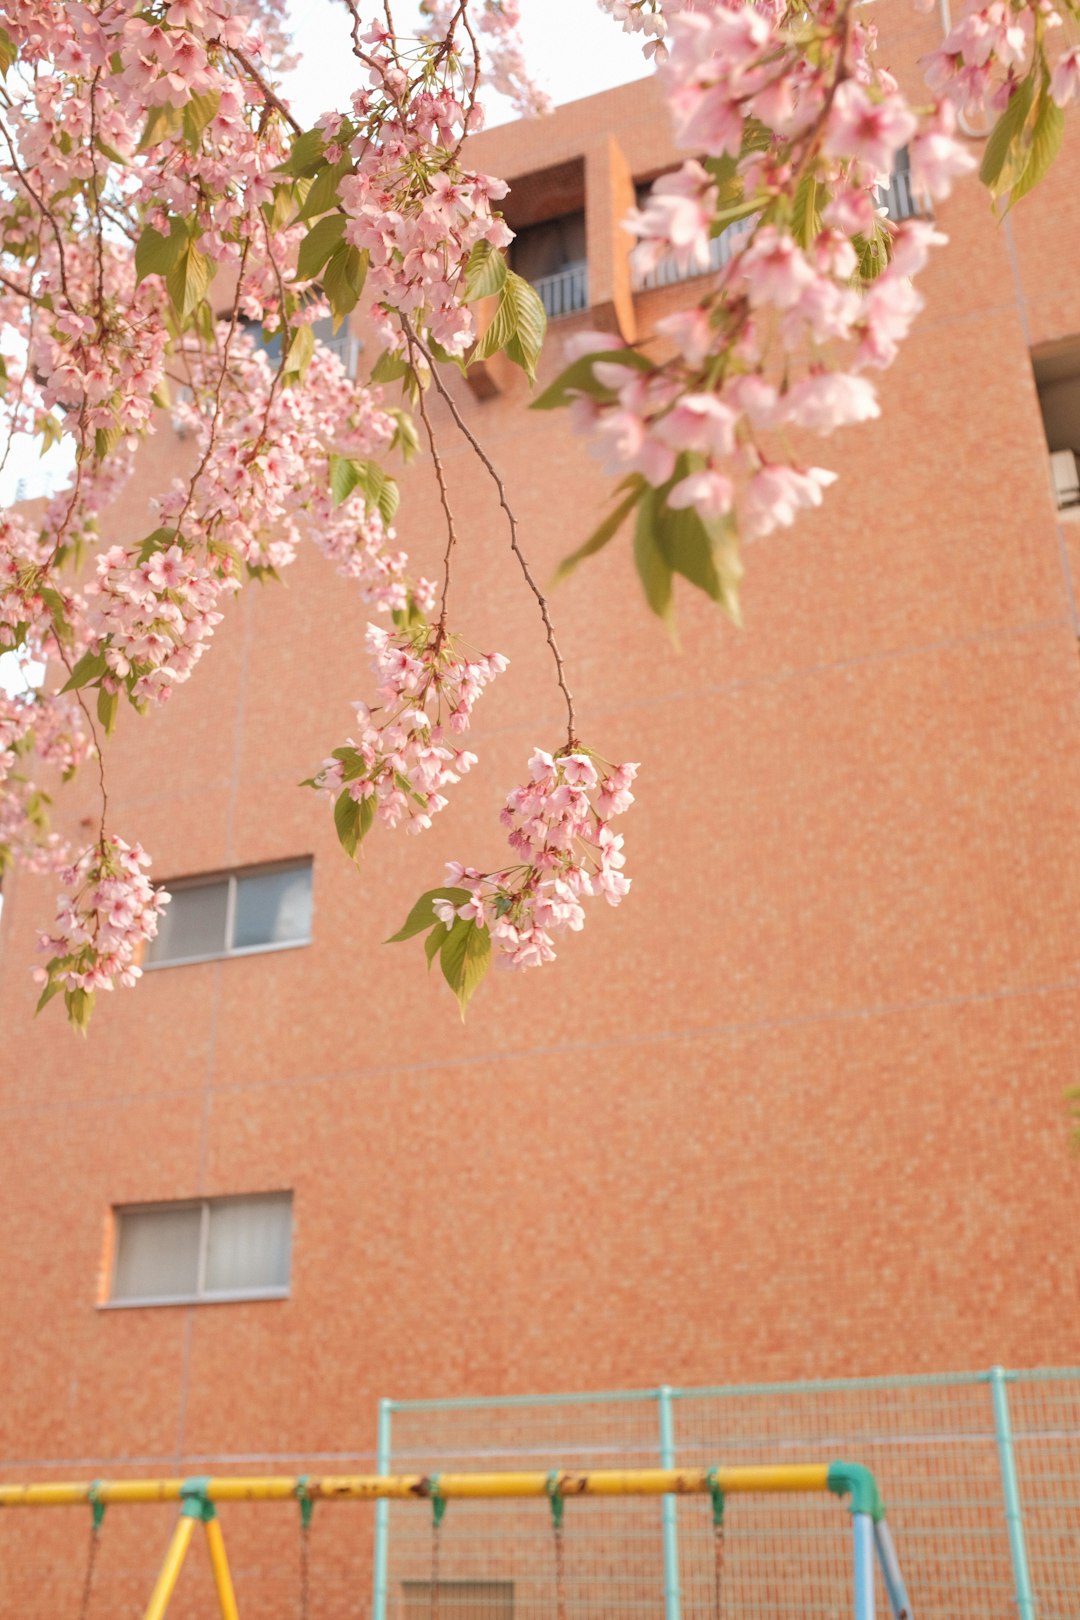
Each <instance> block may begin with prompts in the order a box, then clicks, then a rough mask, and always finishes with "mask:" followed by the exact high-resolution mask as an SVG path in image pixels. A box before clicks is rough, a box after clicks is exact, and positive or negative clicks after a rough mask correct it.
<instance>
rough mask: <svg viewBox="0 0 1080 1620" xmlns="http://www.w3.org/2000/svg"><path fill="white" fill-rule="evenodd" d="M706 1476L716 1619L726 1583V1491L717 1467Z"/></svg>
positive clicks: (719, 1613) (719, 1611)
mask: <svg viewBox="0 0 1080 1620" xmlns="http://www.w3.org/2000/svg"><path fill="white" fill-rule="evenodd" d="M705 1477H706V1479H707V1480H708V1484H709V1494H710V1496H711V1497H712V1522H713V1586H714V1620H721V1615H722V1613H723V1610H722V1608H721V1602H722V1589H723V1584H724V1493H723V1491H722V1490H721V1489H720V1486H719V1484H718V1483H717V1471H716V1469H715V1468H710V1469H709V1472H708V1474H707V1475H706V1476H705Z"/></svg>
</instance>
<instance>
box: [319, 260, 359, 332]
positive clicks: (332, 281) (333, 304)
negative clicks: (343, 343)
mask: <svg viewBox="0 0 1080 1620" xmlns="http://www.w3.org/2000/svg"><path fill="white" fill-rule="evenodd" d="M369 257H370V255H369V254H368V250H367V248H355V247H353V246H352V244H351V243H349V242H342V243H340V245H339V246H338V247H336V248H335V249H334V251H333V253H331V255H330V258H329V260H328V261H327V265H326V269H325V271H324V272H323V278H322V290H323V292H324V293H325V294H326V297H327V301H328V303H329V305H330V308H331V310H332V311H333V314H334V331H335V332H336V331H337V329H338V327H339V326H340V325H341V323H342V321H343V320H344V319H345V316H346V315H348V314H349V313H350V312H351V311H352V310H354V309H355V308H356V306H357V304H358V303H359V301H360V294H361V293H362V292H363V290H364V282H365V281H366V280H367V270H368V260H369Z"/></svg>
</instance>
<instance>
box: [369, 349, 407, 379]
mask: <svg viewBox="0 0 1080 1620" xmlns="http://www.w3.org/2000/svg"><path fill="white" fill-rule="evenodd" d="M408 369H409V365H408V361H407V360H405V359H404V357H403V356H402V355H400V354H395V352H394V350H393V349H384V350H383V352H382V354H380V356H379V358H378V359H377V360H376V362H375V364H374V365H373V366H372V368H371V378H370V380H371V381H372V382H373V383H388V382H397V380H398V378H399V377H404V375H405V373H406V372H407V371H408Z"/></svg>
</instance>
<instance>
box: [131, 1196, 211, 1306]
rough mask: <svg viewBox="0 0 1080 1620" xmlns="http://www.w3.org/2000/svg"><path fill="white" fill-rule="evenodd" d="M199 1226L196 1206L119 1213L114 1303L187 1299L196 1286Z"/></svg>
mask: <svg viewBox="0 0 1080 1620" xmlns="http://www.w3.org/2000/svg"><path fill="white" fill-rule="evenodd" d="M201 1224H202V1208H201V1206H200V1205H198V1204H194V1205H192V1204H182V1205H179V1206H177V1205H172V1206H169V1205H165V1206H164V1207H163V1208H161V1209H137V1210H127V1211H124V1212H122V1213H121V1214H120V1216H119V1232H118V1234H117V1239H118V1241H117V1252H116V1267H115V1273H114V1276H113V1290H112V1292H113V1298H114V1299H176V1298H180V1299H184V1298H190V1296H191V1295H193V1294H194V1293H195V1292H196V1290H197V1288H198V1285H199V1234H200V1227H201Z"/></svg>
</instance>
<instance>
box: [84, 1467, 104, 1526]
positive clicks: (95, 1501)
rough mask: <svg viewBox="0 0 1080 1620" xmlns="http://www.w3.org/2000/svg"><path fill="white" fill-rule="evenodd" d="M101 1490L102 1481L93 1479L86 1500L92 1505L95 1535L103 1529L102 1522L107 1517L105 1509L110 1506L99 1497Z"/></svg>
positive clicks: (91, 1512) (91, 1513)
mask: <svg viewBox="0 0 1080 1620" xmlns="http://www.w3.org/2000/svg"><path fill="white" fill-rule="evenodd" d="M100 1489H101V1481H100V1479H92V1480H91V1481H90V1488H89V1490H88V1491H87V1493H86V1499H87V1501H88V1502H89V1503H90V1516H91V1522H92V1524H93V1527H94V1534H95V1535H96V1534H97V1532H98V1531H99V1530H100V1529H101V1521H102V1519H103V1518H104V1517H105V1509H106V1507H107V1505H108V1504H107V1503H105V1502H102V1501H101V1499H100V1497H99V1496H98V1492H99V1491H100Z"/></svg>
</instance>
